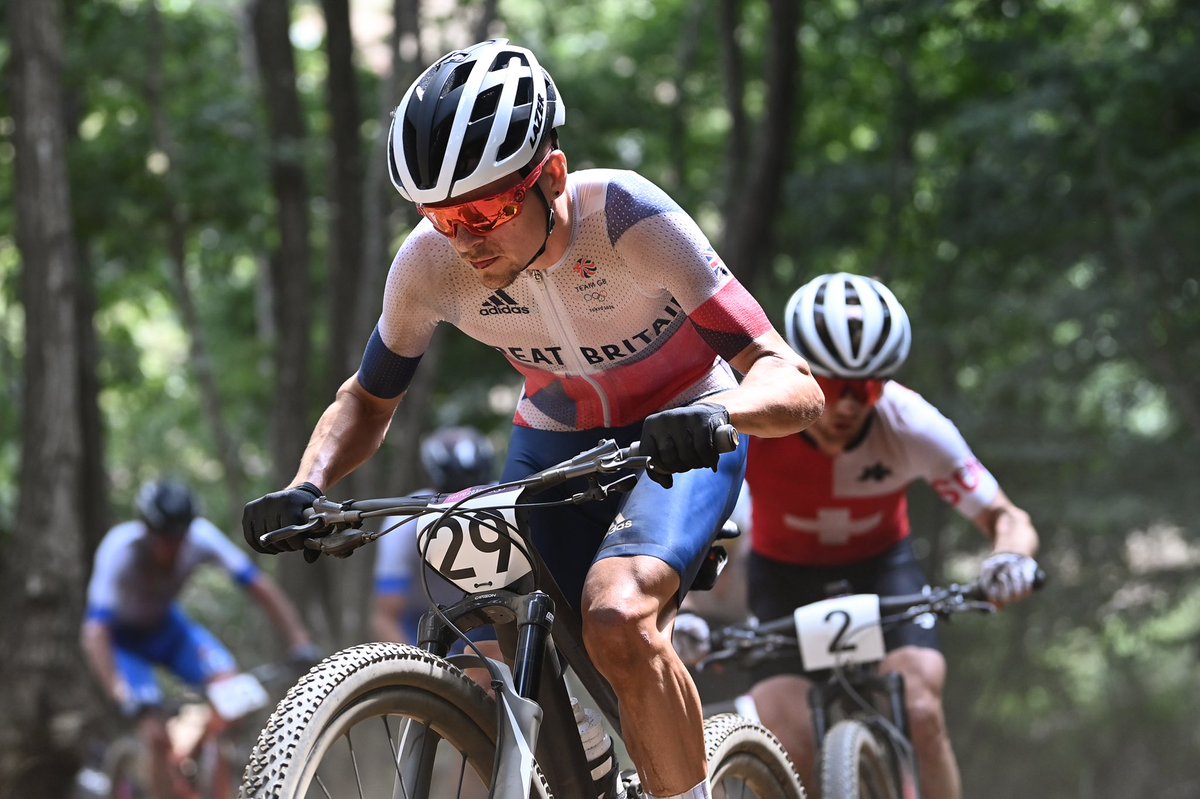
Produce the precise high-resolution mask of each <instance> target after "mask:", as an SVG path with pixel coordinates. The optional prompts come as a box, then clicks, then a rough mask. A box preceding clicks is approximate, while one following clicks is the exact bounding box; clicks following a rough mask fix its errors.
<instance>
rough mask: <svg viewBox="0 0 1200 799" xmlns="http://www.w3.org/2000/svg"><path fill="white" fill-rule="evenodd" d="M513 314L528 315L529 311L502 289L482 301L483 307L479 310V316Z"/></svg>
mask: <svg viewBox="0 0 1200 799" xmlns="http://www.w3.org/2000/svg"><path fill="white" fill-rule="evenodd" d="M514 313H529V309H528V308H527V307H525V306H524V305H521V304H520V303H519V302H517V301H516V300H514V299H513V298H512V297H510V296H509V295H508V293H507V292H505V291H504V290H503V289H497V290H496V291H495V292H493V293H492V296H490V297H488V298H487V299H486V300H484V301H483V307H482V308H480V309H479V315H480V316H493V315H496V314H514Z"/></svg>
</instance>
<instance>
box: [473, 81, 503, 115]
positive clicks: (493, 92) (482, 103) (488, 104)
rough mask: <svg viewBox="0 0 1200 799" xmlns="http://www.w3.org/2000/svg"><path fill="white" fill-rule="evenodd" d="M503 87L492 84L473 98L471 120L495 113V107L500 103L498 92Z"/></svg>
mask: <svg viewBox="0 0 1200 799" xmlns="http://www.w3.org/2000/svg"><path fill="white" fill-rule="evenodd" d="M503 88H504V87H502V86H493V87H492V88H490V89H488V90H487V91H484V92H480V94H479V96H478V97H476V98H475V106H474V107H473V108H472V109H471V121H472V122H478V121H479V120H481V119H486V118H487V117H490V116H493V115H494V114H495V113H496V107H497V106H498V105H499V104H500V93H501V92H502V91H503Z"/></svg>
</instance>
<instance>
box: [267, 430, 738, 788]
mask: <svg viewBox="0 0 1200 799" xmlns="http://www.w3.org/2000/svg"><path fill="white" fill-rule="evenodd" d="M715 438H716V440H717V442H718V448H719V449H720V451H722V452H731V451H733V450H734V449H735V448H736V447H737V443H738V436H737V431H736V430H735V429H734V428H733V427H732V426H730V425H723V426H722V427H721V428H719V429H718V430H717V431H716V433H715ZM637 449H638V448H637V445H636V444H635V445H631V446H630V447H625V448H621V447H619V446H618V445H617V444H616V443H615V442H613V441H611V440H604V441H601V442H600V443H599V444H598V445H597V446H595V447H593V448H592V449H590V450H587V451H586V452H583V453H580V454H579V455H577V456H575V457H574V458H571V459H570V460H568V461H564V462H563V463H560V464H558V465H556V466H552V467H550V468H549V469H545V470H542V471H540V472H536V473H534V474H532V475H530V476H528V477H525V478H522V479H519V480H514V481H512V482H509V483H502V484H499V485H494V486H488V487H485V488H482V489H468V490H467V491H465V492H459V494H456V495H454V497H455V498H458V497H462V498H461V499H458V501H457V502H455V503H454V504H452V505H451V506H450V507H449V508H445V509H443V508H442V507H440V506H439V507H436V512H437V513H439V514H440V520H439V521H437V522H435V523H434V525H433V527H437V526H438V525H440V524H441V523H442V521H443V520H446V519H449V518H451V517H453V515H454V514H455V512H456V511H457V510H458V509H459V507H460V506H461V505H462V504H463V503H464V502H467V501H468V500H469V499H474V498H475V497H482V496H484V495H487V494H494V493H497V492H500V491H508V490H515V489H522V491H521V493H520V495H519V497H517V499H516V503H515V505H516V509H517V513H516V521H517V524H516V525H515V526H513V525H511V524H510V523H509V522H507V521H505V522H504V525H505V527H506V528H508V529H501V528H499V527H496V526H494V524H490V523H489V525H488V526H490V527H492V529H494V530H495V531H496V532H497V533H498V535H501V536H508V537H509V538H510V539H511V540H513V541H517V542H519V544H520V549H521V550H522V552H523V554H524V555H525V556H526V557H527V558H528V559H529V561H530V563H531V564H532V566H533V569H532V571H531V572H530V573H528V574H526V575H524V576H522V577H520V578H519V579H517V580H516V581H515V582H513V583H512V584H510V585H508V586H506V587H505V588H503V589H496V590H486V591H482V592H476V591H470V592H467V595H466V596H465V597H464V598H463V599H462V600H460V601H459V602H457V603H454V604H453V605H451V606H449V607H444V608H443V607H437V606H435V607H433V608H431V609H430V610H429V611H427V612H426V613H425V614H424V616H423V617H422V619H421V623H420V626H419V628H418V645H419V646H420V647H421V648H423V649H425V650H426V651H428V652H430V653H432V654H434V655H437V656H439V657H441V658H443V659H445V660H447V661H448V662H450V663H453V664H454V665H456V666H459V667H460V668H464V669H465V668H470V667H477V666H486V667H487V668H488V670H489V671H490V673H491V674H492V686H493V688H494V689H495V692H496V707H497V713H498V714H499V718H498V729H499V730H500V737H499V742H498V744H497V753H496V759H495V764H494V767H493V774H492V788H491V793H490V797H491V799H528V797H529V791H530V785H531V782H532V777H533V769H534V756H535V753H536V758H537V765H538V766H540V767H541V769H542V772H543V774H544V775H545V777H546V778H547V780H548V782H549V783H550V787H551V789H552V790H553V792H554V793H555V794H556V795H558V796H571V797H576V796H577V797H585V796H589V795H591V794H592V792H593V791H594V788H595V786H594V784H593V781H592V778H591V770H590V769H589V767H588V762H587V755H586V752H585V750H584V747H583V741H582V740H581V739H580V736H579V729H578V726H577V724H576V721H575V714H574V712H573V710H572V708H571V703H570V694H569V693H568V690H567V684H566V679H565V669H566V666H570V667H571V668H572V670H573V671H574V672H575V674H576V676H577V677H578V678H579V680H580V682H581V683H582V684H583V687H584V688H585V690H587V692H588V693H589V694H590V695H591V697H592V699H593V700H594V701H595V702H596V704H597V705H598V708H599V710H600V712H601V713H603V715H604V717H605V718H606V719H607V720H608V722H609V724H610V725H611V726H612V729H613V730H614V731H615V732H616V733H617V735H618V736H619V735H620V730H621V726H620V718H619V715H618V712H617V700H616V695H615V693H614V692H613V689H612V686H611V685H609V683H608V681H607V680H605V678H604V677H603V676H602V675H601V674H600V673H599V672H598V671H597V670H596V667H595V666H594V665H593V664H592V662H591V659H590V657H589V656H588V654H587V651H586V649H585V648H584V644H583V623H582V620H581V618H580V617H579V615H578V612H577V611H576V610H575V609H574V608H572V607H571V605H570V603H568V602H567V601H566V600H565V598H564V597H563V594H562V591H561V589H560V588H559V587H558V584H557V583H556V582H555V580H554V577H553V576H552V575H551V574H550V571H549V569H548V568H546V566H545V564H544V563H543V561H542V559H541V556H540V555H539V554H538V552H537V549H536V548H535V547H534V546H533V543H532V541H531V540H530V536H529V529H528V524H527V521H526V519H525V516H524V513H523V512H522V510H523V506H526V505H532V504H533V503H532V502H531V501H530V497H532V495H534V494H536V493H538V492H539V491H542V490H544V489H547V488H550V487H553V486H557V485H561V484H563V483H565V482H566V481H568V480H571V479H573V478H579V477H586V478H587V481H588V488H587V489H586V490H585V491H583V492H581V493H578V494H575V495H574V496H573V497H572V498H570V499H566V500H561V501H558V500H556V501H554V503H553V504H565V503H567V502H576V501H587V500H592V499H603V498H605V497H607V496H609V494H611V493H613V492H619V491H625V490H629V489H630V488H632V485H633V482H634V480H635V479H636V477H635V475H634V471H635V470H637V469H645V468H649V467H650V466H651V464H650V463H649V461H648V459H647V458H646V457H645V456H641V455H639V454H638V451H637ZM604 475H608V476H611V477H612V478H613V479H612V480H611V481H610V482H608V483H606V484H601V482H600V477H601V476H604ZM437 498H438V497H431V496H409V497H396V498H391V499H387V498H385V499H371V500H362V501H358V502H348V503H345V504H342V503H333V502H329V501H328V500H326V499H325V498H321V499H319V500H318V501H317V502H316V503H314V507H313V510H312V511H311V512H310V514H309V515H310V522H309V524H308V525H306V526H302V527H293V528H287V529H284V530H279V531H275V532H274V533H269V534H267V535H265V536H264V537H263V540H264V543H269V542H271V541H274V540H280V539H283V538H288V537H293V536H295V535H297V534H299V533H306V532H310V531H314V530H316V529H317V528H318V525H319V524H321V523H324V524H332V525H333V526H334V528H335V530H334V532H331V533H328V534H326V535H323V536H320V537H316V538H309V539H308V540H307V541H306V543H305V546H306V547H308V548H311V549H318V550H321V551H323V552H327V553H329V554H341V553H347V554H348V553H349V552H350V551H353V549H355V548H357V547H358V546H362V545H363V544H365V543H368V542H370V541H372V540H374V539H375V538H378V537H379V536H380V535H383V534H384V533H383V532H380V533H375V534H364V533H363V532H361V531H359V530H357V529H346V528H357V527H358V525H359V524H361V522H362V521H363V519H365V518H367V517H368V516H379V515H409V516H420V515H422V514H425V513H430V512H434V511H432V510H431V508H430V506H431V504H432V502H433V500H435V499H437ZM466 512H468V513H469V512H471V509H467V511H466ZM495 521H496V520H495V519H494V518H492V519H491V522H495ZM716 536H717V531H714V538H715V537H716ZM720 560H721V559H720V558H717V561H720ZM422 561H423V562H424V563H427V564H428V565H430V566H431V567H433V568H434V570H435V571H438V569H437V568H436V566H434V564H432V563H430V562H429V561H427V560H426V557H425V553H424V552H423V553H422ZM719 565H720V564H719V562H718V563H717V566H718V568H719ZM488 625H491V626H493V627H495V629H496V633H497V638H498V640H499V643H500V648H501V652H502V653H503V654H504V657H505V659H506V660H508V661H509V662H511V663H512V664H513V668H512V670H511V671H510V670H509V668H508V666H507V665H506V664H505V663H501V662H498V661H495V660H491V659H487V658H481V657H479V656H478V655H470V654H462V655H450V649H451V647H452V646H453V645H454V644H455V642H456V641H458V640H459V639H460V636H461V637H462V638H463V639H464V640H467V639H466V638H465V637H466V634H467V633H469V632H470V631H471V630H474V629H477V628H479V627H483V626H488ZM467 645H468V647H470V642H469V640H467ZM543 727H545V728H546V730H547V732H548V733H549V734H548V735H542V734H541V732H542V728H543ZM414 734H416V735H421V734H423V733H419V732H415V731H414ZM408 765H411V766H412V767H413V768H414V769H415V773H414V775H413V776H414V777H418V778H417V779H414V782H415V783H417V784H419V782H420V779H419V775H420V774H421V773H423V771H424V768H423V767H424V765H425V764H418V763H413V764H408ZM613 767H614V768H616V767H617V764H616V763H615V762H614V764H613Z"/></svg>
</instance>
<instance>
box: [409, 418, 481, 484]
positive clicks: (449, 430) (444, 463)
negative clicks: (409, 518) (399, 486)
mask: <svg viewBox="0 0 1200 799" xmlns="http://www.w3.org/2000/svg"><path fill="white" fill-rule="evenodd" d="M421 465H422V466H424V467H425V471H426V472H427V473H428V474H429V479H430V480H432V481H433V487H434V488H435V489H436V490H438V491H442V492H447V493H448V492H453V491H461V490H462V489H464V488H470V487H471V486H477V485H484V484H485V483H490V482H491V481H492V480H494V479H495V474H494V472H495V468H496V451H495V449H494V448H493V447H492V442H491V441H490V440H488V437H487V436H485V435H484V434H483V433H481V432H479V431H478V430H476V429H475V428H473V427H443V428H441V429H440V430H437V431H435V432H433V433H431V434H430V435H429V436H428V437H427V438H425V440H423V441H422V442H421Z"/></svg>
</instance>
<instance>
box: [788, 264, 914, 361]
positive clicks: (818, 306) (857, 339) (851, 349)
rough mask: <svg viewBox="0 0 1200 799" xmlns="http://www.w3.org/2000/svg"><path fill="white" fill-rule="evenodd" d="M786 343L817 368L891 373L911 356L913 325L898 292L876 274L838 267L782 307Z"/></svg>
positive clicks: (806, 287)
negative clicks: (862, 273)
mask: <svg viewBox="0 0 1200 799" xmlns="http://www.w3.org/2000/svg"><path fill="white" fill-rule="evenodd" d="M784 326H785V332H786V334H787V340H788V343H789V344H791V345H792V349H794V350H796V352H798V353H800V355H801V356H803V357H804V358H805V359H806V360H807V361H808V363H809V365H810V366H811V367H812V370H813V372H814V373H815V374H818V375H822V376H825V377H837V378H844V379H851V380H865V379H868V378H880V377H887V376H888V375H891V374H892V373H893V372H895V371H896V370H897V369H899V368H900V367H901V366H902V365H903V364H904V361H905V359H906V358H908V350H909V346H910V345H911V344H912V329H911V327H910V326H909V322H908V314H907V313H905V311H904V306H902V305H901V304H900V301H899V300H898V299H896V295H895V294H893V293H892V292H891V290H890V289H888V287H887V286H885V285H883V284H882V283H880V282H879V281H878V280H875V279H874V278H869V277H864V276H862V275H852V274H849V273H848V272H837V273H834V274H829V275H821V276H820V277H817V278H814V279H812V280H811V281H809V282H808V283H805V284H804V285H803V286H801V287H800V288H799V289H797V290H796V293H795V294H793V295H792V296H791V299H789V300H788V303H787V309H786V310H785V312H784Z"/></svg>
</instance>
